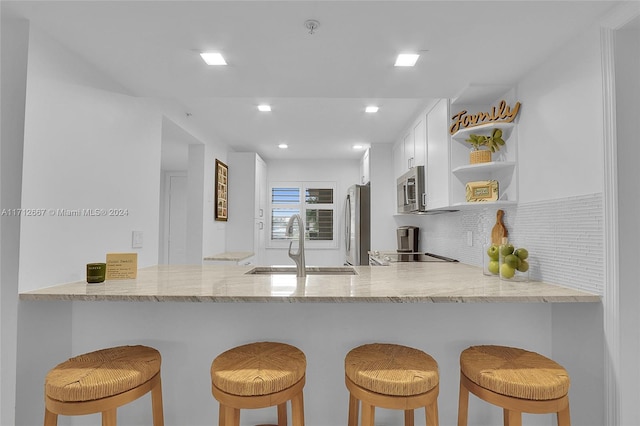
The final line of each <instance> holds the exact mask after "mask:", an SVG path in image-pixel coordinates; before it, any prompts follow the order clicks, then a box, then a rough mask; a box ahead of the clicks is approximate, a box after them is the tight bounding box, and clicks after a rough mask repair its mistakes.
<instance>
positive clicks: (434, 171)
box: [424, 99, 451, 210]
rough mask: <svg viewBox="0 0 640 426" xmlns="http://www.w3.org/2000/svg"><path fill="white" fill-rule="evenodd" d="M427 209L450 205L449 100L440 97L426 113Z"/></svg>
mask: <svg viewBox="0 0 640 426" xmlns="http://www.w3.org/2000/svg"><path fill="white" fill-rule="evenodd" d="M424 121H426V131H427V136H426V140H427V154H426V158H427V167H426V187H427V197H426V198H427V205H426V207H427V210H434V209H441V208H447V207H449V205H450V199H449V196H450V177H451V173H450V170H451V168H450V163H449V146H450V138H449V100H448V99H440V100H439V101H438V102H437V103H436V104H435V106H434V107H433V108H432V109H431V110H430V111H429V112H428V113H427V114H426V117H425V120H424Z"/></svg>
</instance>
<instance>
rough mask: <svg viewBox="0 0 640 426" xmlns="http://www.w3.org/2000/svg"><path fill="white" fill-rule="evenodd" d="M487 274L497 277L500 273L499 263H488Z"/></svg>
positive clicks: (495, 261) (493, 261)
mask: <svg viewBox="0 0 640 426" xmlns="http://www.w3.org/2000/svg"><path fill="white" fill-rule="evenodd" d="M489 272H491V273H492V274H493V275H498V272H500V262H498V261H497V260H492V261H490V262H489Z"/></svg>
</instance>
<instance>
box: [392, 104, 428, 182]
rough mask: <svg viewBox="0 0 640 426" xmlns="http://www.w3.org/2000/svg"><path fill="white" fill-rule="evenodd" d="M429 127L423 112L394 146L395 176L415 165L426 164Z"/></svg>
mask: <svg viewBox="0 0 640 426" xmlns="http://www.w3.org/2000/svg"><path fill="white" fill-rule="evenodd" d="M426 149H427V127H426V118H425V114H424V113H421V114H420V115H419V116H418V117H417V118H416V119H415V121H413V123H412V124H411V125H410V126H409V128H408V129H406V130H405V132H403V133H402V136H401V137H400V140H398V142H396V144H395V145H394V148H393V171H394V176H395V177H396V178H397V177H400V176H401V175H403V174H404V173H406V172H407V170H409V169H411V168H412V167H415V166H424V165H426Z"/></svg>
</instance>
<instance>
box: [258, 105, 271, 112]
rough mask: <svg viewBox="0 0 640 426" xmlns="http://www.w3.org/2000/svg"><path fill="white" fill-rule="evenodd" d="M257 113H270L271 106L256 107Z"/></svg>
mask: <svg viewBox="0 0 640 426" xmlns="http://www.w3.org/2000/svg"><path fill="white" fill-rule="evenodd" d="M258 111H262V112H270V111H271V105H266V104H262V105H258Z"/></svg>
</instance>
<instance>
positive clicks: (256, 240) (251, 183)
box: [226, 152, 268, 264]
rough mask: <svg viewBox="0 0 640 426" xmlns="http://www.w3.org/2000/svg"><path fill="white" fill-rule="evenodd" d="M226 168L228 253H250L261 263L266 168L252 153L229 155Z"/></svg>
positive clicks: (264, 217)
mask: <svg viewBox="0 0 640 426" xmlns="http://www.w3.org/2000/svg"><path fill="white" fill-rule="evenodd" d="M227 165H228V166H229V184H228V188H229V194H228V198H229V201H228V202H229V219H228V220H227V229H226V250H227V251H228V252H236V251H250V252H253V253H254V259H255V263H256V264H261V262H262V261H263V259H264V251H265V236H264V235H265V232H266V231H265V229H266V223H265V221H266V220H267V217H268V214H267V197H268V194H267V191H268V187H267V166H266V163H265V162H264V160H263V159H262V158H260V156H259V155H258V154H256V153H255V152H231V153H229V155H228V157H227Z"/></svg>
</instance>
